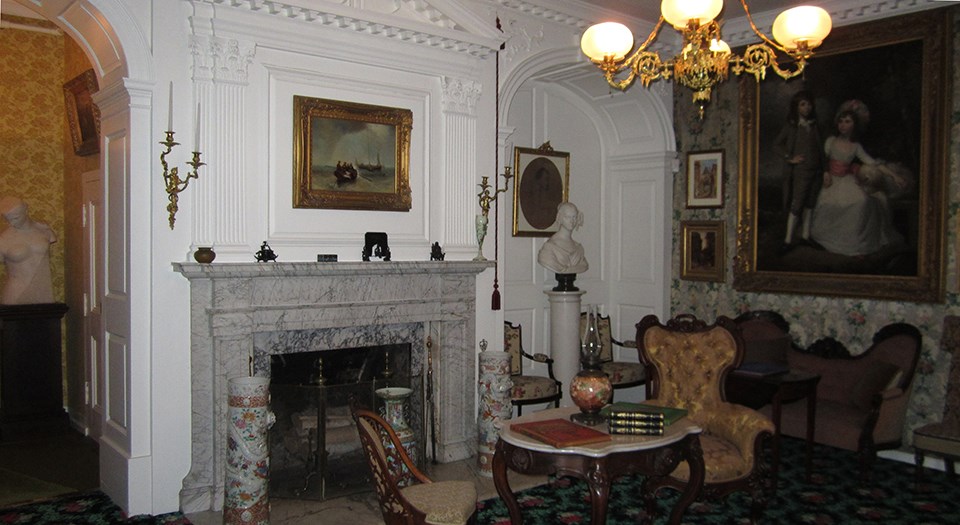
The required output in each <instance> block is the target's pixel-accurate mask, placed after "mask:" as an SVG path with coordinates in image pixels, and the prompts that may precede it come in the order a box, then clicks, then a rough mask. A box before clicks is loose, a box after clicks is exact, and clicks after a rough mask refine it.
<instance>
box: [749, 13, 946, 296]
mask: <svg viewBox="0 0 960 525" xmlns="http://www.w3.org/2000/svg"><path fill="white" fill-rule="evenodd" d="M949 18H950V17H949V16H947V15H946V14H945V11H944V10H942V9H941V10H933V11H927V12H923V13H919V14H912V15H904V16H901V17H896V18H891V19H886V20H880V21H876V22H868V23H865V24H859V25H854V26H846V27H840V28H837V29H835V30H834V33H833V34H831V35H830V36H829V37H828V38H827V39H826V40H825V41H824V44H823V46H822V47H821V48H820V50H819V51H818V53H817V54H816V56H814V57H813V59H812V60H811V61H810V63H809V64H808V65H807V68H806V70H805V71H804V73H803V74H802V75H800V76H799V77H797V78H794V79H791V80H789V81H782V80H781V79H779V78H768V79H767V80H765V81H761V82H759V83H758V82H756V81H755V80H754V79H753V77H745V78H743V79H742V80H741V82H740V146H739V162H740V174H739V188H738V191H739V195H738V197H739V198H738V201H739V203H738V205H739V209H738V214H737V216H738V219H737V220H738V224H737V245H736V249H737V256H736V259H735V261H736V262H735V264H734V287H735V288H736V289H738V290H743V291H756V292H791V293H803V294H819V295H835V296H849V297H866V298H877V299H893V300H907V301H926V302H936V301H942V300H943V292H944V290H943V267H944V261H943V259H944V218H943V216H944V210H945V200H946V193H947V191H946V188H947V186H946V181H947V177H948V166H947V151H948V140H949V118H950V110H949V105H948V104H949V103H948V101H949V94H948V92H947V82H948V80H949V78H948V76H947V74H946V72H947V71H948V70H949V68H948V66H947V61H948V60H949V55H950V45H949V36H950V35H951V30H950V28H951V25H950V21H949Z"/></svg>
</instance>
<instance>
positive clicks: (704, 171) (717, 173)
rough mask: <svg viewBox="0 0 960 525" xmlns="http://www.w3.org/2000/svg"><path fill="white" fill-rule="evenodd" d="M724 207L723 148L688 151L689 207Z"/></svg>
mask: <svg viewBox="0 0 960 525" xmlns="http://www.w3.org/2000/svg"><path fill="white" fill-rule="evenodd" d="M722 207H723V150H716V151H697V152H691V153H687V208H722Z"/></svg>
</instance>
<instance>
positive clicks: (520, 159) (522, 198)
mask: <svg viewBox="0 0 960 525" xmlns="http://www.w3.org/2000/svg"><path fill="white" fill-rule="evenodd" d="M540 171H545V172H546V173H547V174H548V175H550V178H549V179H548V181H549V180H550V179H552V180H553V182H552V183H548V184H547V190H546V194H547V195H553V196H554V197H555V196H556V195H555V193H556V190H557V189H559V190H560V192H561V196H560V200H559V201H556V199H555V198H553V199H550V200H544V199H543V198H542V197H539V198H538V197H537V196H535V195H534V194H532V193H530V194H528V193H527V192H528V191H531V189H532V188H533V186H531V185H530V184H531V181H530V179H531V178H532V177H533V176H534V175H536V174H538V173H539V172H540ZM513 173H514V177H515V178H514V183H513V236H514V237H549V236H551V235H553V234H554V233H556V232H557V231H558V230H559V229H560V226H559V225H558V224H557V223H556V222H555V220H553V222H552V224H551V225H549V226H546V227H542V228H538V227H537V226H536V225H535V224H533V223H543V222H544V220H543V218H544V217H546V216H549V217H551V218H552V219H555V218H556V215H557V206H558V205H559V204H560V203H561V202H567V199H568V198H569V196H570V153H568V152H563V151H554V149H553V147H552V146H551V145H550V141H547V142H544V143H543V144H541V145H540V147H539V148H521V147H515V148H513ZM557 178H559V179H560V180H559V181H557V180H556V179H557ZM556 183H559V185H560V188H556V187H555V186H556ZM525 184H526V185H525ZM525 211H530V212H532V213H535V214H536V217H537V218H539V220H533V223H531V220H532V219H533V217H528V216H527V215H526V213H525Z"/></svg>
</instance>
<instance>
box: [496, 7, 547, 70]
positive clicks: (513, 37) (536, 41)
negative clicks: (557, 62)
mask: <svg viewBox="0 0 960 525" xmlns="http://www.w3.org/2000/svg"><path fill="white" fill-rule="evenodd" d="M502 27H503V32H504V34H505V35H507V42H506V46H505V48H504V53H503V58H504V60H505V61H507V62H512V61H513V59H514V58H516V57H517V55H520V54H523V53H529V52H530V51H533V50H534V49H540V48H541V47H543V37H544V32H543V24H540V26H539V27H538V28H537V29H536V30H535V31H533V34H531V30H530V29H529V28H528V27H527V26H526V25H524V24H523V23H522V22H520V21H519V20H517V19H516V18H511V19H510V20H508V21H507V23H505V24H502Z"/></svg>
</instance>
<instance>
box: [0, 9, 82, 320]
mask: <svg viewBox="0 0 960 525" xmlns="http://www.w3.org/2000/svg"><path fill="white" fill-rule="evenodd" d="M5 18H6V17H5ZM10 19H11V20H13V21H16V22H17V23H22V24H30V25H41V24H47V27H54V26H53V24H50V23H49V22H43V21H38V20H33V19H29V18H20V17H10ZM63 41H64V38H63V35H59V34H49V33H41V32H38V31H25V30H21V29H4V30H3V31H0V108H3V109H2V110H0V196H6V195H12V196H16V197H19V198H21V199H23V201H24V202H26V203H27V206H28V209H29V213H30V217H31V218H32V219H34V220H36V221H38V222H43V223H46V224H47V225H49V226H50V227H51V228H53V231H54V232H55V233H56V234H57V238H58V242H56V243H55V244H53V245H52V246H51V249H50V265H51V270H52V272H53V295H54V299H55V300H56V301H60V302H62V301H64V272H63V246H64V231H63V228H64V221H63V175H64V159H63V140H64V134H63V129H64V127H65V125H66V124H65V122H66V117H65V114H64V102H63V83H64V67H63ZM6 227H7V225H6V222H4V221H0V228H6ZM0 273H2V269H0ZM4 278H5V276H4V275H0V280H2V279H4Z"/></svg>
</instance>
